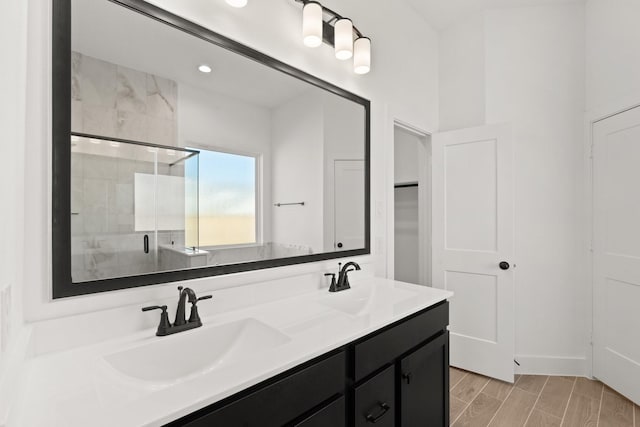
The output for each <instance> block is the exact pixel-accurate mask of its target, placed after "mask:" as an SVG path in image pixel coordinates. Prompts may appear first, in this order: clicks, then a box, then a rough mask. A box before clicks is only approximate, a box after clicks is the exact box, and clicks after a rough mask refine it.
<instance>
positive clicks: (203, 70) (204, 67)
mask: <svg viewBox="0 0 640 427" xmlns="http://www.w3.org/2000/svg"><path fill="white" fill-rule="evenodd" d="M198 71H200V72H201V73H205V74H209V73H210V72H211V67H210V66H208V65H207V64H202V65H200V66H199V67H198Z"/></svg>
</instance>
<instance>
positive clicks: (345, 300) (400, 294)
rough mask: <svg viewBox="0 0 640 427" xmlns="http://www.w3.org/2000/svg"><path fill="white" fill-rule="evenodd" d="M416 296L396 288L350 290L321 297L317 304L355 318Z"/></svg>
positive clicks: (414, 293)
mask: <svg viewBox="0 0 640 427" xmlns="http://www.w3.org/2000/svg"><path fill="white" fill-rule="evenodd" d="M416 295H417V293H416V292H411V291H407V290H404V289H398V288H382V287H370V288H365V289H353V288H351V289H348V290H346V291H341V292H338V293H335V294H330V295H328V296H326V297H323V298H322V299H321V300H320V301H319V302H320V304H323V305H325V306H328V307H331V308H333V309H334V310H338V311H341V312H343V313H345V314H349V315H352V316H357V315H359V314H362V313H363V312H365V311H367V310H374V309H375V308H376V307H383V306H384V307H389V306H393V305H394V304H397V303H400V302H402V301H405V300H408V299H409V298H412V297H414V296H416Z"/></svg>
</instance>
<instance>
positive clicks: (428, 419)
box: [399, 332, 449, 427]
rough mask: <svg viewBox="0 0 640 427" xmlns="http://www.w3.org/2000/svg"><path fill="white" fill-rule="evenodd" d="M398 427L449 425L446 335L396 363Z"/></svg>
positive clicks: (446, 333)
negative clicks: (398, 404)
mask: <svg viewBox="0 0 640 427" xmlns="http://www.w3.org/2000/svg"><path fill="white" fill-rule="evenodd" d="M399 376H400V378H399V380H400V381H399V383H400V386H399V391H400V408H401V409H400V426H401V427H424V426H448V425H449V393H443V392H442V391H443V390H449V332H445V333H443V334H442V335H440V336H439V337H438V338H435V339H434V340H432V341H429V342H428V343H427V344H425V345H423V346H422V347H420V348H419V349H417V350H415V351H414V352H413V353H411V354H409V355H408V356H405V357H404V358H402V359H401V360H400V361H399Z"/></svg>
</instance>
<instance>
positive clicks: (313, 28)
mask: <svg viewBox="0 0 640 427" xmlns="http://www.w3.org/2000/svg"><path fill="white" fill-rule="evenodd" d="M323 22H324V21H323V19H322V6H321V5H320V3H318V2H316V1H309V2H306V3H305V4H304V6H303V7H302V41H303V42H304V44H305V45H306V46H309V47H318V46H320V45H321V44H322V27H323Z"/></svg>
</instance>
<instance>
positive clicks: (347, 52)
mask: <svg viewBox="0 0 640 427" xmlns="http://www.w3.org/2000/svg"><path fill="white" fill-rule="evenodd" d="M294 1H295V2H297V3H301V4H302V40H303V42H304V44H305V45H306V46H309V47H318V46H320V45H321V44H322V42H325V43H327V44H328V45H330V46H333V48H334V50H335V55H336V58H337V59H340V60H347V59H349V58H352V57H353V72H354V73H356V74H367V73H368V72H369V71H371V39H369V38H368V37H365V36H364V35H363V34H362V33H361V32H360V30H358V29H357V28H356V27H355V26H354V25H353V22H352V21H351V20H350V19H349V18H345V17H343V16H341V15H339V14H338V13H336V12H334V11H333V10H331V9H328V8H326V7H324V6H323V5H321V4H320V3H318V2H317V1H315V0H294Z"/></svg>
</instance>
